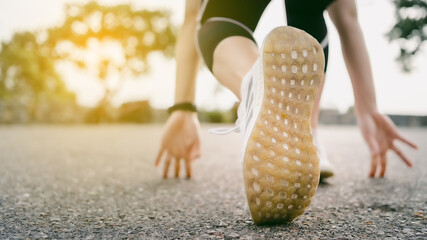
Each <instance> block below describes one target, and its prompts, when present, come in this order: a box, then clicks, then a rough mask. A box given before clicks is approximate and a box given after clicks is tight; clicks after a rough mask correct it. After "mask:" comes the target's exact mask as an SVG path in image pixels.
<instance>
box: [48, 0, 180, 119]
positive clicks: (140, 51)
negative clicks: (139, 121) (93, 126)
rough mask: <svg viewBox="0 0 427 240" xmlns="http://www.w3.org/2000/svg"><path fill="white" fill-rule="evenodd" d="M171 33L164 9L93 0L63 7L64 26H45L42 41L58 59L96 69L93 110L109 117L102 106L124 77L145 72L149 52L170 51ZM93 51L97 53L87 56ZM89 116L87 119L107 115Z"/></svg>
mask: <svg viewBox="0 0 427 240" xmlns="http://www.w3.org/2000/svg"><path fill="white" fill-rule="evenodd" d="M175 32H176V27H174V26H173V25H172V24H171V20H170V14H169V13H168V12H166V11H148V10H134V9H133V8H132V7H131V6H129V5H126V4H122V5H116V6H102V5H100V4H98V3H97V2H95V1H93V2H90V3H88V4H86V5H78V4H72V5H68V6H67V8H66V20H65V22H64V24H63V25H62V26H60V27H56V28H52V29H49V30H48V40H47V43H48V44H49V45H50V46H51V47H52V48H53V49H54V50H55V57H56V58H57V60H58V61H68V62H72V63H73V64H75V65H76V66H78V67H79V68H82V69H91V70H94V71H95V72H96V76H95V77H96V79H97V80H98V81H99V83H100V84H101V86H102V87H103V89H104V96H103V98H102V99H101V100H100V101H99V103H98V106H97V107H96V112H98V113H100V114H106V115H108V110H106V109H108V108H109V105H110V102H111V99H112V98H113V97H114V96H115V95H116V94H117V93H118V92H119V91H120V90H121V88H122V86H123V85H124V83H125V81H126V80H127V79H129V78H130V77H132V76H133V77H136V76H139V75H141V74H145V73H147V72H148V71H149V69H150V65H149V63H148V56H149V54H150V53H152V52H159V53H162V54H163V55H164V56H167V57H171V56H172V55H173V51H174V49H173V47H174V45H175V40H176V38H175V35H176V34H175ZM94 49H98V51H99V52H97V53H96V54H92V58H89V57H88V53H89V52H91V51H92V52H93V51H94ZM94 115H97V114H92V117H91V118H92V120H90V121H92V122H97V121H99V120H98V119H108V116H94ZM98 115H99V114H98Z"/></svg>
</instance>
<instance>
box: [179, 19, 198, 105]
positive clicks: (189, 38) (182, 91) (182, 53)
mask: <svg viewBox="0 0 427 240" xmlns="http://www.w3.org/2000/svg"><path fill="white" fill-rule="evenodd" d="M196 27H197V21H196V20H195V19H193V20H186V22H184V25H183V26H182V28H181V32H180V35H179V37H178V42H177V45H176V87H175V103H181V102H194V98H195V91H196V77H197V72H198V70H199V64H200V57H199V55H198V53H197V50H196V41H195V33H196Z"/></svg>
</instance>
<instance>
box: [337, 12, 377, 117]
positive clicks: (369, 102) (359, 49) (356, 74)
mask: <svg viewBox="0 0 427 240" xmlns="http://www.w3.org/2000/svg"><path fill="white" fill-rule="evenodd" d="M340 39H341V47H342V52H343V56H344V61H345V63H346V66H347V70H348V73H349V75H350V79H351V83H352V85H353V93H354V99H355V108H356V113H357V114H358V115H362V114H365V113H373V112H377V111H378V110H377V103H376V97H375V86H374V81H373V76H372V69H371V64H370V60H369V55H368V51H367V48H366V45H365V41H364V38H363V33H362V30H361V28H360V25H359V23H358V21H357V19H356V20H354V21H349V22H347V23H346V26H345V28H344V30H342V31H340Z"/></svg>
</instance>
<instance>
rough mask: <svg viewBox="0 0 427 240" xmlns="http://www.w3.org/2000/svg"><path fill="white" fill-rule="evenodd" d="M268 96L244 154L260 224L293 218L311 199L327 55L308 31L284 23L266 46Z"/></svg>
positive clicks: (264, 65) (253, 210)
mask: <svg viewBox="0 0 427 240" xmlns="http://www.w3.org/2000/svg"><path fill="white" fill-rule="evenodd" d="M261 54H262V64H261V67H262V68H263V80H264V96H263V101H262V105H261V109H260V112H259V114H258V116H257V119H256V120H255V125H254V127H253V129H252V132H251V133H250V136H249V140H248V142H247V145H246V149H245V153H244V160H243V176H244V181H245V190H246V195H247V199H248V205H249V209H250V212H251V216H252V219H253V221H254V222H255V224H267V223H285V222H290V221H292V220H293V219H295V218H296V217H298V216H299V215H301V214H302V213H303V212H304V211H305V209H306V208H307V207H308V206H309V204H310V203H311V199H312V198H313V196H314V194H315V192H316V189H317V186H318V184H319V160H318V157H317V153H316V152H317V151H316V147H315V145H314V143H313V138H312V136H311V132H310V131H311V130H310V119H311V111H312V107H313V103H314V100H315V98H316V94H317V88H318V86H319V84H320V80H321V79H322V78H323V68H324V56H323V51H322V48H321V46H320V45H319V43H318V42H317V41H316V40H315V39H314V38H313V37H311V36H310V35H308V34H307V33H306V32H304V31H302V30H299V29H296V28H293V27H278V28H276V29H274V30H273V31H272V32H270V33H269V35H268V36H267V37H266V39H265V41H264V45H263V48H262V51H261Z"/></svg>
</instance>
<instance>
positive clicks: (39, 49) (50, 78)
mask: <svg viewBox="0 0 427 240" xmlns="http://www.w3.org/2000/svg"><path fill="white" fill-rule="evenodd" d="M50 53H51V51H50V49H49V48H48V47H46V46H45V45H43V44H40V43H39V42H38V41H37V36H36V34H34V33H31V32H24V33H18V34H15V35H14V36H13V38H12V40H11V41H10V42H9V43H2V45H1V52H0V103H2V104H3V105H7V106H15V107H19V108H23V109H26V110H27V114H28V117H27V118H30V119H32V120H43V118H44V116H43V115H45V114H46V111H47V110H46V109H49V108H50V109H53V108H54V107H53V105H55V104H56V103H58V102H60V103H64V104H68V103H71V104H73V103H75V95H74V94H73V93H71V92H69V91H68V90H67V89H66V87H65V84H64V82H63V81H62V79H61V77H60V75H59V74H58V73H57V72H56V70H55V67H54V60H53V59H52V58H51V54H50Z"/></svg>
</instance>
